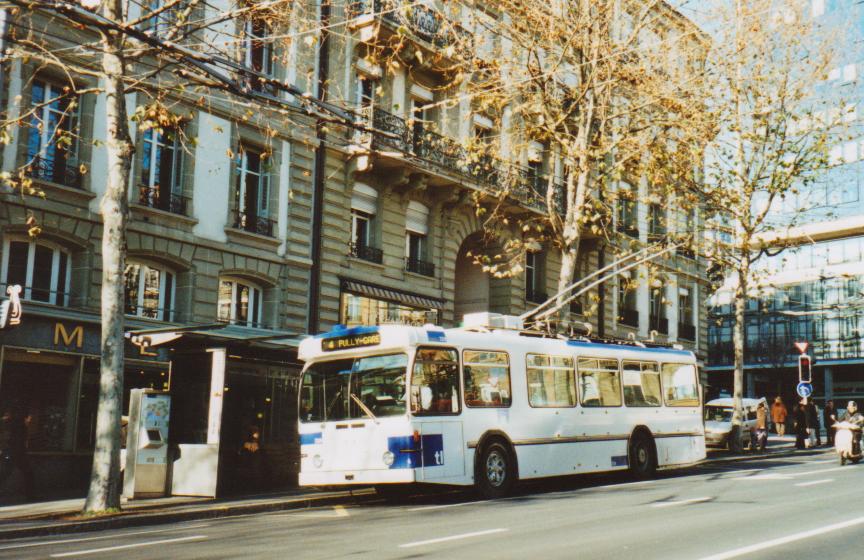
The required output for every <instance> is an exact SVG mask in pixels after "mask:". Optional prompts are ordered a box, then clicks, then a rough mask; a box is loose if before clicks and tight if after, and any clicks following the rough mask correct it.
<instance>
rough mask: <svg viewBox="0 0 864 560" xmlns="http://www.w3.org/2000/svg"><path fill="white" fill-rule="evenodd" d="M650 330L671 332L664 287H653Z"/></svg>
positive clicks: (664, 332) (662, 332)
mask: <svg viewBox="0 0 864 560" xmlns="http://www.w3.org/2000/svg"><path fill="white" fill-rule="evenodd" d="M649 315H650V320H651V323H650V325H649V326H648V329H649V330H655V331H657V332H659V333H660V334H669V320H668V319H667V318H666V303H665V302H664V301H663V288H662V287H660V288H651V298H650V314H649Z"/></svg>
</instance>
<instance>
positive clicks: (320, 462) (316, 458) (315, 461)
mask: <svg viewBox="0 0 864 560" xmlns="http://www.w3.org/2000/svg"><path fill="white" fill-rule="evenodd" d="M312 464H313V465H315V468H316V469H320V468H321V465H323V464H324V459H322V458H321V455H315V456H314V457H312Z"/></svg>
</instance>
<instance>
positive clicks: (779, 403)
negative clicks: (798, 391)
mask: <svg viewBox="0 0 864 560" xmlns="http://www.w3.org/2000/svg"><path fill="white" fill-rule="evenodd" d="M788 414H789V411H787V410H786V405H785V404H783V399H781V398H780V397H779V395H778V396H777V398H775V399H774V404H772V405H771V421H772V422H774V429H775V430H776V431H777V435H778V436H783V435H786V416H787V415H788Z"/></svg>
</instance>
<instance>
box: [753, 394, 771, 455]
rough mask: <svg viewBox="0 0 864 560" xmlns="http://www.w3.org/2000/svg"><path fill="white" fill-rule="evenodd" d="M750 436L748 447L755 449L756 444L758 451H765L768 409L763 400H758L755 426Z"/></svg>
mask: <svg viewBox="0 0 864 560" xmlns="http://www.w3.org/2000/svg"><path fill="white" fill-rule="evenodd" d="M751 436H752V439H751V441H750V449H751V450H755V449H756V448H757V446H758V448H759V451H765V443H766V442H767V440H768V410H767V409H766V408H765V403H764V402H760V403H759V406H758V407H757V408H756V428H755V429H754V430H753V432H751Z"/></svg>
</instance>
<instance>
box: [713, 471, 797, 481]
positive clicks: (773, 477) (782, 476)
mask: <svg viewBox="0 0 864 560" xmlns="http://www.w3.org/2000/svg"><path fill="white" fill-rule="evenodd" d="M792 478H793V477H792V476H790V475H786V474H776V473H769V474H754V475H753V476H735V477H732V478H729V479H728V480H792Z"/></svg>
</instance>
